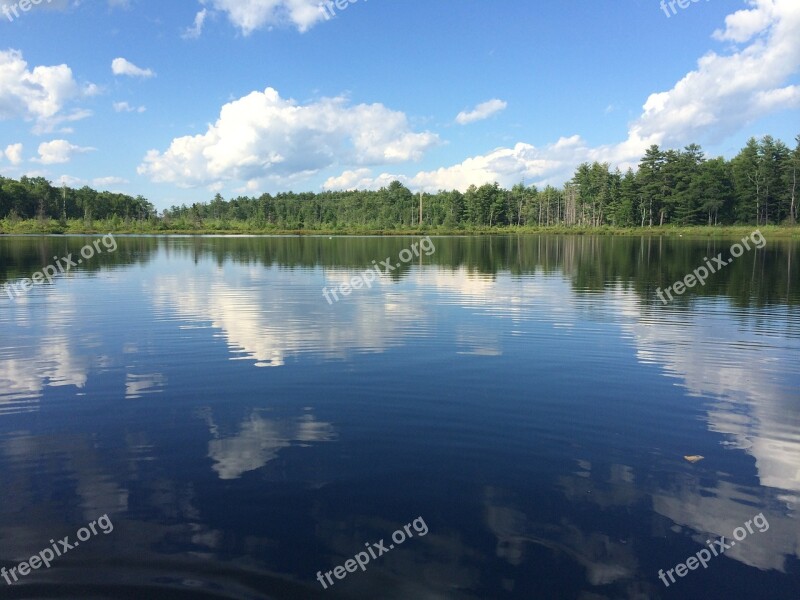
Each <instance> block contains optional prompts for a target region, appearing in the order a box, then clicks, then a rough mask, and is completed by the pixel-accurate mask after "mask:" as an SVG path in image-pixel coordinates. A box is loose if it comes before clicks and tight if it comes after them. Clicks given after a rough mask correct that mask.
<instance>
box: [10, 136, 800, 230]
mask: <svg viewBox="0 0 800 600" xmlns="http://www.w3.org/2000/svg"><path fill="white" fill-rule="evenodd" d="M795 141H796V147H795V148H794V149H793V150H792V149H790V148H789V147H788V146H787V145H786V144H784V143H783V142H782V141H780V140H776V139H774V138H773V137H771V136H765V137H763V138H761V139H760V140H757V139H755V138H751V139H750V140H749V141H748V142H747V144H746V145H745V147H744V148H743V149H742V150H741V151H740V152H739V153H738V154H737V155H736V156H735V157H734V158H733V159H731V160H726V159H725V158H723V157H717V158H706V157H705V155H704V153H703V150H702V148H701V147H700V146H698V145H697V144H690V145H689V146H686V147H685V148H684V149H683V150H662V149H661V148H660V147H659V146H656V145H654V146H651V147H650V148H649V149H648V150H647V151H646V153H645V155H644V157H643V158H642V159H641V161H640V163H639V164H638V166H637V168H636V169H635V170H634V169H628V170H627V171H626V172H625V173H622V172H620V170H619V169H616V170H614V171H612V170H611V168H610V166H609V164H608V163H599V162H594V163H591V164H590V163H584V164H582V165H580V166H579V167H578V168H577V170H576V171H575V174H574V176H573V177H572V179H571V180H570V181H568V182H567V183H566V184H565V185H564V186H562V187H560V188H556V187H553V186H549V185H548V186H546V187H543V188H542V189H539V188H537V187H536V186H525V185H524V184H518V185H515V186H513V187H512V188H511V189H504V188H502V187H500V185H499V184H497V183H493V184H489V183H487V184H485V185H482V186H480V187H477V186H474V185H473V186H471V187H470V188H469V189H467V190H466V192H464V193H462V192H459V191H455V190H450V191H444V190H443V191H439V192H438V193H435V194H431V193H422V194H419V195H415V194H413V193H412V192H411V190H409V189H408V188H407V187H406V186H404V185H403V184H402V183H400V182H399V181H395V182H393V183H391V184H390V185H389V186H388V187H385V188H381V189H380V190H377V191H360V190H359V191H326V192H322V193H312V192H308V193H294V192H286V193H279V194H276V195H274V196H273V195H271V194H262V195H261V196H259V197H248V196H239V197H236V198H231V199H230V200H225V199H224V198H223V197H222V196H221V195H220V194H217V195H216V196H215V197H214V198H213V199H212V200H211V201H210V202H198V203H194V204H192V205H191V206H187V205H182V206H172V207H170V208H169V209H167V210H164V211H163V212H162V213H161V214H160V215H159V214H158V213H157V211H156V210H155V208H154V207H153V205H152V204H151V203H150V202H149V201H147V200H146V199H145V198H143V197H142V196H137V197H135V198H134V197H131V196H127V195H125V194H114V193H111V192H97V191H95V190H93V189H91V188H89V187H83V188H81V189H79V190H75V189H71V188H68V187H64V188H55V187H53V186H52V185H51V184H50V182H48V181H47V180H46V179H44V178H41V177H36V178H26V177H23V178H22V179H20V180H19V181H15V180H13V179H4V178H2V177H0V218H12V219H13V218H20V219H32V218H37V217H38V218H49V219H60V220H65V219H83V220H84V221H89V222H91V220H92V219H97V220H104V219H110V220H115V221H125V222H129V221H148V222H150V223H151V224H152V225H153V227H155V228H156V229H163V230H193V229H203V228H209V226H210V228H212V229H214V228H216V229H231V228H234V227H233V225H234V224H244V225H246V226H247V227H248V228H251V229H256V230H262V229H263V230H270V229H276V230H304V229H306V230H336V229H345V228H362V229H381V230H391V229H409V228H415V227H419V228H422V227H434V228H435V227H442V228H449V229H461V228H464V229H469V228H476V227H479V228H483V227H502V226H519V227H524V226H529V227H547V226H566V227H572V226H582V227H602V226H614V227H652V226H654V225H680V226H687V225H735V224H742V225H744V224H749V225H755V226H761V225H769V224H795V223H796V222H797V217H798V206H797V204H798V203H797V197H796V194H797V178H798V167H800V135H798V136H797V138H796V140H795Z"/></svg>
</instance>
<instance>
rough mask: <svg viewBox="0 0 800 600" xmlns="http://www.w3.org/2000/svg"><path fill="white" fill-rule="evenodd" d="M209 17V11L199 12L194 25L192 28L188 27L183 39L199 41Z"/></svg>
mask: <svg viewBox="0 0 800 600" xmlns="http://www.w3.org/2000/svg"><path fill="white" fill-rule="evenodd" d="M207 15H208V9H205V8H204V9H203V10H201V11H199V12H198V13H197V14H196V15H195V16H194V24H193V25H192V26H191V27H187V28H186V29H185V30H184V32H183V34H182V35H181V37H182V38H183V39H185V40H189V39H197V38H199V37H200V35H201V34H202V33H203V25H204V24H205V22H206V16H207Z"/></svg>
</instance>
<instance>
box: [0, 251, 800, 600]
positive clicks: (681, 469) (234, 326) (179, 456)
mask: <svg viewBox="0 0 800 600" xmlns="http://www.w3.org/2000/svg"><path fill="white" fill-rule="evenodd" d="M96 239H98V238H92V237H87V238H82V237H71V238H63V237H50V238H0V284H2V283H5V282H11V283H14V284H16V285H18V284H19V282H20V280H21V279H22V278H25V277H31V276H32V274H33V273H34V272H36V271H39V270H41V269H42V268H44V267H45V266H47V265H50V264H52V263H53V262H54V260H53V257H56V258H61V257H66V256H67V255H68V254H69V253H72V254H73V260H74V259H75V258H77V257H78V252H79V250H80V249H81V247H82V246H84V244H87V243H91V242H92V241H94V240H96ZM107 241H110V240H107ZM415 241H416V242H419V240H418V239H414V238H396V239H395V238H392V239H386V238H350V239H328V238H303V239H300V238H244V239H232V238H200V239H197V238H169V239H164V238H161V239H159V238H148V237H129V238H124V237H117V238H116V239H115V240H114V242H115V244H116V246H117V247H116V250H115V251H113V252H112V251H111V250H110V247H111V244H109V246H103V245H102V244H101V245H99V246H95V249H96V250H102V253H98V252H95V253H94V254H95V255H94V256H93V257H91V258H90V259H88V260H85V261H83V263H82V264H81V265H79V266H76V267H74V268H73V269H72V270H71V272H70V273H69V274H68V275H59V276H58V277H56V278H55V279H54V281H53V283H52V285H48V284H45V285H37V286H34V287H33V289H31V290H30V291H28V292H27V293H24V294H22V295H21V296H20V297H18V298H15V299H14V300H11V299H10V298H9V296H8V294H7V293H5V292H4V290H3V289H2V286H0V499H1V500H2V503H1V504H0V564H1V565H2V566H3V567H4V568H5V569H11V568H18V565H19V563H20V562H22V561H29V559H30V557H31V556H33V555H35V554H37V553H39V552H40V551H43V550H45V549H48V548H52V546H53V544H55V545H56V548H62V549H63V546H59V545H58V544H59V540H61V539H63V538H64V536H69V543H70V544H72V543H74V542H75V541H77V539H78V538H77V537H76V535H77V534H78V533H81V534H82V539H84V540H85V541H82V542H81V544H80V547H74V548H72V549H70V550H68V551H67V553H66V554H64V555H63V556H60V557H55V558H54V560H52V561H51V564H52V566H51V567H50V568H49V569H48V568H45V566H44V565H40V567H39V568H38V569H37V570H34V571H32V572H31V573H30V574H28V575H27V576H22V575H20V576H19V580H18V581H17V582H14V581H13V579H12V578H11V577H9V578H10V579H11V581H12V584H13V585H8V584H7V583H6V582H5V581H3V580H2V579H0V598H55V597H58V598H137V599H138V598H337V597H341V598H365V599H367V598H369V599H372V598H390V599H392V598H411V599H423V600H426V599H444V598H453V599H466V598H471V599H472V598H475V599H493V598H500V599H502V598H524V599H535V598H576V599H581V600H601V599H628V598H631V599H633V598H682V599H683V598H690V599H693V598H707V599H716V598H719V599H722V598H725V599H738V598H742V599H744V598H748V599H749V598H770V599H784V598H785V599H792V600H796V599H797V598H800V561H798V555H799V554H800V522H798V502H799V501H800V319H799V318H800V252H798V245H797V243H791V242H780V241H773V240H769V241H768V244H767V245H766V247H765V248H763V249H761V250H757V251H750V252H745V253H744V255H743V256H742V257H740V258H738V259H737V260H735V261H734V262H733V263H731V264H729V265H727V266H726V267H725V268H724V269H723V270H721V271H719V272H718V273H716V274H715V275H713V276H711V277H710V278H709V280H708V282H707V284H706V285H705V286H704V287H695V288H693V289H691V290H689V291H688V292H686V293H685V294H684V295H682V296H680V297H676V298H675V301H674V302H672V303H669V304H668V305H666V306H665V305H664V304H663V303H662V302H661V301H660V300H659V299H658V297H657V292H656V290H657V288H666V287H667V286H669V285H671V284H672V283H673V282H675V281H676V280H678V279H683V278H684V276H685V275H686V274H687V273H691V272H692V271H693V270H694V269H696V268H697V267H698V266H701V265H704V264H705V261H704V259H705V258H706V257H712V256H716V255H717V253H718V252H723V253H724V256H725V257H727V249H728V248H729V247H730V244H731V242H730V241H727V242H709V241H707V240H703V241H700V240H696V241H691V240H686V239H683V240H667V239H659V238H598V237H534V236H531V237H504V238H434V239H433V240H432V243H433V244H434V245H435V252H429V254H430V255H429V256H426V254H427V253H428V252H419V255H420V256H419V257H417V256H413V258H412V259H411V261H410V262H409V264H405V265H402V266H401V267H400V268H396V269H395V270H394V271H393V272H392V273H391V274H390V275H386V276H384V277H382V278H381V280H380V282H376V283H375V284H372V287H371V289H366V288H365V289H361V290H354V291H353V292H352V293H351V294H350V295H348V296H346V297H345V296H342V295H341V294H340V301H339V302H334V303H333V304H329V303H328V302H327V301H326V300H325V298H324V297H323V294H322V290H323V287H326V286H327V287H328V288H329V289H330V288H335V287H336V286H338V285H339V284H340V283H343V282H346V281H347V280H349V279H350V278H351V277H352V276H353V275H356V274H358V273H359V272H361V271H363V270H364V269H367V268H369V267H372V265H373V261H383V260H384V259H385V258H387V257H391V259H392V263H396V262H397V257H398V256H399V255H400V252H401V251H402V250H404V249H407V248H410V247H411V244H412V243H414V242H415ZM423 247H425V246H423ZM406 257H407V254H406ZM393 266H394V265H393ZM12 295H13V294H12ZM687 455H702V456H703V457H704V459H703V460H701V461H699V462H696V463H690V462H688V461H687V460H685V459H684V456H687ZM104 515H107V518H105V519H103V518H101V517H103V516H104ZM95 521H96V522H97V524H96V525H94V527H95V533H90V531H89V529H88V527H89V524H90V523H92V524H94V522H95ZM748 523H749V525H748V526H749V529H751V530H752V532H748V531H746V530H745V529H744V527H745V525H746V524H748ZM84 527H87V529H85V530H83V531H82V532H79V530H80V529H81V528H84ZM112 527H113V530H112ZM404 528H405V531H403V529H404ZM737 528H742V529H739V530H738V533H739V534H740V535H739V537H741V533H742V532H743V531H744V532H745V536H746V537H745V538H743V539H741V540H739V541H736V542H735V545H734V544H732V543H731V542H733V541H734V538H733V535H734V532H735V531H736V530H737ZM396 530H400V532H401V534H400V535H397V534H395V535H396V539H399V538H400V537H403V538H406V539H405V540H404V541H403V542H402V543H400V544H396V545H395V547H394V548H392V549H389V545H390V544H393V543H394V542H393V541H392V535H393V532H395V531H396ZM762 530H763V531H762ZM106 531H108V533H105V532H106ZM423 532H425V533H424V534H423ZM721 536H725V538H726V539H725V540H723V541H722V542H723V543H724V544H726V545H729V546H730V547H729V548H728V549H727V550H725V552H724V554H722V555H720V556H713V555H712V558H711V559H710V560H706V561H705V562H706V565H707V568H703V566H702V565H700V566H699V567H698V565H697V561H696V560H694V561H692V564H691V565H689V566H694V567H695V568H694V569H693V570H688V571H686V572H684V576H683V577H680V576H679V575H680V573H679V572H675V575H673V578H674V579H675V583H671V582H670V581H669V579H667V578H666V574H665V580H666V581H667V582H668V583H670V586H669V587H666V586H665V585H664V583H662V581H661V580H660V579H659V570H664V571H667V570H669V569H673V570H674V569H675V567H676V565H677V564H678V563H682V562H683V563H685V562H686V561H687V559H689V557H692V556H697V555H698V553H701V551H702V550H703V549H704V548H708V545H707V544H706V540H708V541H709V544H710V545H711V546H713V547H714V549H715V551H716V550H717V548H718V547H719V546H718V545H717V544H715V543H714V542H713V540H719V539H720V537H721ZM49 540H54V542H53V543H51V542H49ZM381 540H383V545H384V546H385V547H386V548H387V551H386V553H385V554H383V555H382V556H378V554H379V553H380V552H381V550H377V549H376V547H375V546H373V545H372V544H379V545H380V541H381ZM365 545H370V548H371V549H372V551H373V553H374V554H375V558H372V557H371V556H369V555H367V554H364V555H362V556H361V557H360V558H361V559H362V562H363V561H364V556H368V560H369V563H368V564H365V566H364V569H365V570H362V569H361V568H358V565H357V563H348V562H347V561H349V560H350V559H352V558H353V557H355V556H356V555H358V554H359V553H366V552H367V547H366V546H365ZM710 552H711V551H710V550H709V551H708V552H707V553H708V554H709V555H711V554H710ZM700 556H701V557H703V558H704V556H703V554H702V553H701V554H700ZM45 557H47V554H45ZM346 564H349V567H350V568H355V569H357V570H356V572H348V571H347V569H346V568H343V569H341V570H340V571H338V573H339V575H342V574H343V573H344V575H345V578H344V579H337V577H336V572H333V570H334V569H335V568H336V567H337V566H339V565H346ZM329 571H330V572H333V575H332V577H331V581H332V582H334V585H327V583H328V582H326V581H325V573H326V572H329ZM6 572H7V571H6ZM318 572H321V573H320V575H321V577H322V581H323V582H325V583H326V585H327V589H323V586H322V584H321V583H320V582H318V581H317V579H316V578H317V573H318Z"/></svg>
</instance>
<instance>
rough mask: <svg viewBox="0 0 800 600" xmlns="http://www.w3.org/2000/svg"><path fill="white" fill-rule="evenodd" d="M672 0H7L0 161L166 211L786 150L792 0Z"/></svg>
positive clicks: (793, 65) (796, 26) (793, 67)
mask: <svg viewBox="0 0 800 600" xmlns="http://www.w3.org/2000/svg"><path fill="white" fill-rule="evenodd" d="M680 1H681V2H682V3H683V2H685V8H681V6H680V5H679V4H678V3H677V2H673V4H672V8H670V3H669V1H666V2H664V3H663V4H662V3H661V0H622V1H619V2H610V1H601V2H598V1H597V0H563V1H557V2H553V1H548V2H543V1H540V0H495V1H494V2H489V1H485V0H484V1H481V0H336V1H334V2H330V3H326V4H323V3H321V2H320V0H170V1H168V2H167V1H163V0H161V1H158V0H50V1H48V0H40V1H39V2H38V3H37V4H35V5H34V4H32V3H28V2H27V0H0V175H3V176H5V177H13V178H18V177H20V176H22V175H29V176H43V177H46V178H47V179H49V180H50V181H53V182H54V183H56V184H61V183H62V182H66V183H67V185H70V186H72V187H81V186H83V185H90V186H92V187H94V188H97V189H102V190H111V191H115V192H124V193H127V194H131V195H138V194H142V195H143V196H145V197H146V198H148V199H149V200H150V201H151V202H153V203H154V204H155V206H156V207H157V208H159V209H164V208H167V207H169V206H171V205H179V204H184V203H186V204H191V203H193V202H205V201H208V200H210V199H211V198H213V196H214V194H215V193H221V194H222V195H223V196H224V197H225V198H231V197H235V196H238V195H247V196H258V195H260V194H262V193H264V192H269V193H272V194H275V193H278V192H281V191H295V192H304V191H313V192H319V191H323V190H326V189H333V190H338V189H378V188H380V187H382V186H387V185H388V184H389V183H391V181H393V180H395V179H398V180H400V181H401V182H403V183H404V184H405V185H407V186H408V187H409V188H411V189H412V190H415V191H416V190H425V191H431V192H435V191H437V190H439V189H448V190H449V189H459V190H462V191H463V190H465V189H466V188H467V187H469V186H470V185H471V184H475V185H482V184H484V183H492V182H494V181H497V182H499V183H500V184H501V185H503V186H506V187H511V186H513V185H514V184H516V183H525V184H526V185H532V184H535V185H538V186H543V185H547V184H553V185H561V184H563V183H564V182H565V181H567V180H569V179H570V177H571V176H572V174H573V172H574V170H575V167H576V166H577V165H579V164H580V163H582V162H591V161H595V160H597V161H600V162H608V163H610V164H611V166H612V168H615V167H620V168H621V169H622V170H625V169H627V168H628V167H631V166H635V165H636V164H637V163H638V162H639V159H640V157H641V156H642V154H643V153H644V151H645V149H646V148H648V147H649V146H650V145H651V144H659V145H660V146H662V147H664V148H682V147H684V146H686V145H687V144H690V143H698V144H701V145H702V146H703V149H704V150H705V152H706V155H707V156H709V157H712V156H719V155H722V156H726V157H728V158H731V157H732V156H734V155H735V154H736V153H737V152H738V151H739V150H740V149H741V147H742V146H743V145H744V144H745V143H746V141H747V139H748V138H750V137H751V136H755V137H761V136H764V135H772V136H774V137H776V138H779V139H782V140H783V141H784V142H785V143H786V144H787V145H789V146H791V147H794V146H795V137H796V136H797V135H798V134H800V1H798V0H699V1H691V0H680ZM337 2H338V4H337ZM26 9H27V10H26Z"/></svg>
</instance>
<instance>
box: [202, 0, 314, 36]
mask: <svg viewBox="0 0 800 600" xmlns="http://www.w3.org/2000/svg"><path fill="white" fill-rule="evenodd" d="M201 3H202V4H204V5H206V6H211V8H212V9H214V10H218V11H221V12H223V13H225V14H226V15H227V16H228V19H229V20H230V22H231V23H232V24H233V25H234V26H235V27H237V28H238V29H239V30H240V31H241V32H242V34H243V35H250V34H251V33H253V32H254V31H256V30H258V29H262V28H265V27H272V26H274V25H284V24H290V25H293V26H295V27H296V28H297V29H298V30H299V31H301V32H304V31H307V30H308V29H310V28H311V27H313V26H314V25H315V24H316V23H318V22H320V21H322V20H324V19H325V14H324V12H323V9H322V8H321V3H320V0H201Z"/></svg>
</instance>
